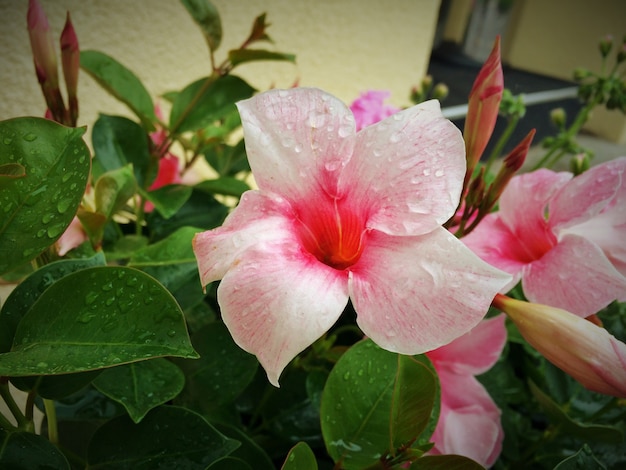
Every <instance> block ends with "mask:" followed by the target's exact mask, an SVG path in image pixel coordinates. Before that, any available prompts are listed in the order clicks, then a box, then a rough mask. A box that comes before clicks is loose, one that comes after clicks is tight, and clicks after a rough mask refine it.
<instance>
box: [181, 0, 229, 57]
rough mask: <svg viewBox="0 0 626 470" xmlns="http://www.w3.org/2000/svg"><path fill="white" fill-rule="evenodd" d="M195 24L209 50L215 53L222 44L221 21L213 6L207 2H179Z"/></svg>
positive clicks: (204, 0)
mask: <svg viewBox="0 0 626 470" xmlns="http://www.w3.org/2000/svg"><path fill="white" fill-rule="evenodd" d="M181 1H182V4H183V5H184V6H185V8H187V11H188V12H189V14H190V15H191V17H192V18H193V20H194V21H195V22H196V24H197V25H198V26H200V29H201V30H202V34H203V35H204V38H205V39H206V41H207V44H208V46H209V49H210V50H211V51H215V50H216V49H217V48H218V47H219V46H220V43H221V42H222V20H221V19H220V15H219V12H218V11H217V8H215V5H213V4H212V3H211V2H210V1H209V0H181Z"/></svg>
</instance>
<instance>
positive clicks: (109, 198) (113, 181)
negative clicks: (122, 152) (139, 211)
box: [94, 165, 137, 219]
mask: <svg viewBox="0 0 626 470" xmlns="http://www.w3.org/2000/svg"><path fill="white" fill-rule="evenodd" d="M136 191H137V181H136V180H135V175H134V174H133V167H132V165H126V166H124V167H122V168H118V169H117V170H111V171H107V172H106V173H104V174H103V175H102V176H100V178H98V181H96V186H95V188H94V193H95V197H96V211H97V212H99V213H100V214H103V215H104V216H105V217H106V218H107V219H110V218H111V217H113V215H115V213H117V212H118V211H119V210H121V209H122V208H123V207H124V206H125V205H126V203H127V202H128V200H129V199H130V198H131V197H133V196H134V195H135V193H136Z"/></svg>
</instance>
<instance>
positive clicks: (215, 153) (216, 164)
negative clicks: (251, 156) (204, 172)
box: [203, 140, 250, 177]
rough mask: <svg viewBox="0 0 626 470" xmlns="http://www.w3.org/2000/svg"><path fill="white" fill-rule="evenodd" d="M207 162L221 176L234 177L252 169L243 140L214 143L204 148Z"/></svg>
mask: <svg viewBox="0 0 626 470" xmlns="http://www.w3.org/2000/svg"><path fill="white" fill-rule="evenodd" d="M203 153H204V158H205V160H206V161H207V163H208V164H209V165H210V166H211V168H213V169H214V170H215V171H216V172H217V173H218V174H219V175H220V176H221V177H234V176H235V175H237V173H239V172H242V171H250V164H249V162H248V156H247V155H246V149H245V146H244V142H243V140H240V141H239V142H238V143H237V144H236V145H234V146H233V145H226V144H219V145H212V146H209V147H206V148H204V149H203Z"/></svg>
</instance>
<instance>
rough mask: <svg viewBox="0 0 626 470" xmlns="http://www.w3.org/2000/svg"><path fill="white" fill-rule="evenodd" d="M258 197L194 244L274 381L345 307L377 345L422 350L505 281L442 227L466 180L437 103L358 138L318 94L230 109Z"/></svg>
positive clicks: (233, 323) (246, 198)
mask: <svg viewBox="0 0 626 470" xmlns="http://www.w3.org/2000/svg"><path fill="white" fill-rule="evenodd" d="M238 108H239V112H240V114H241V120H242V125H243V130H244V137H245V141H246V150H247V153H248V157H249V160H250V167H251V168H252V172H253V174H254V176H255V179H256V182H257V184H258V187H259V188H260V189H259V190H255V191H248V192H246V193H245V194H244V195H243V197H242V199H241V202H240V203H239V205H238V206H237V208H236V209H235V210H234V211H233V212H232V213H231V214H230V216H229V217H228V218H227V219H226V221H225V222H224V225H223V226H222V227H220V228H217V229H215V230H211V231H208V232H204V233H202V234H198V235H196V238H195V240H194V250H195V254H196V257H197V259H198V267H199V272H200V278H201V281H202V285H207V284H208V283H210V282H212V281H215V280H218V279H222V281H221V283H220V286H219V288H218V301H219V304H220V307H221V312H222V316H223V320H224V322H225V323H226V325H227V326H228V328H229V330H230V332H231V334H232V336H233V338H234V340H235V341H236V342H237V344H239V345H240V346H241V347H242V348H243V349H245V350H246V351H249V352H251V353H253V354H255V355H256V356H257V357H258V359H259V361H260V362H261V364H262V365H263V367H264V368H265V370H266V371H267V374H268V377H269V380H270V381H271V382H272V383H273V384H275V385H277V384H278V378H279V376H280V373H281V371H282V370H283V369H284V367H285V366H286V365H287V364H288V363H289V361H290V360H291V359H293V358H294V357H295V356H296V355H297V354H298V353H299V352H301V351H302V350H303V349H305V348H306V347H307V346H309V345H310V344H311V343H312V342H313V341H315V340H316V339H317V338H319V337H320V336H321V335H322V334H324V333H325V332H326V331H327V330H328V329H329V328H330V327H331V326H332V325H333V324H334V323H335V321H336V320H337V319H338V318H339V316H340V315H341V313H342V312H343V310H344V308H345V307H346V305H347V303H348V299H351V300H352V302H353V305H354V308H355V310H356V311H357V314H358V318H357V322H358V324H359V326H360V327H361V329H362V330H363V332H364V333H365V334H366V335H368V336H369V337H371V338H372V340H373V341H375V342H376V343H377V344H378V345H380V346H381V347H383V348H385V349H387V350H390V351H396V352H400V353H404V354H418V353H422V352H425V351H428V350H431V349H434V348H437V347H439V346H441V345H443V344H446V343H448V342H450V341H452V340H453V339H454V338H456V337H458V336H460V335H462V334H463V333H465V332H467V331H469V330H470V329H471V328H472V327H474V326H475V325H476V324H477V323H478V322H479V321H480V320H481V318H482V317H483V316H484V314H485V312H486V311H487V308H488V306H489V304H490V302H491V300H492V299H493V297H494V295H495V293H496V292H497V291H498V290H499V289H500V288H502V287H503V286H504V285H505V283H507V282H508V281H509V280H510V277H509V276H508V275H506V274H504V273H502V272H501V271H499V270H497V269H495V268H493V267H491V266H489V265H487V264H486V263H484V262H483V261H481V260H480V259H479V258H478V257H477V256H475V255H474V254H473V253H472V252H471V251H470V250H469V249H467V248H466V247H465V246H464V245H463V244H462V243H461V242H460V241H458V240H457V239H456V238H455V237H454V236H452V235H451V234H450V233H449V232H448V231H447V230H445V229H444V228H442V227H441V224H442V223H443V222H445V221H446V220H448V219H449V218H450V216H451V215H452V214H453V213H454V210H455V208H456V206H457V204H458V201H459V196H460V192H461V185H462V182H463V176H464V174H465V160H464V150H463V140H462V138H461V135H460V132H459V131H458V129H456V127H454V125H453V124H452V123H450V122H449V121H448V120H446V119H445V118H443V116H442V115H441V111H440V109H439V105H438V103H437V102H435V101H430V102H427V103H423V104H421V105H418V106H415V107H412V108H410V109H407V110H404V111H401V112H400V113H398V114H395V115H394V116H392V117H390V118H388V119H386V120H384V121H381V122H379V123H378V124H375V125H372V126H370V127H367V128H365V129H363V130H362V131H361V132H359V133H358V134H357V133H356V132H355V123H354V118H353V116H352V113H351V112H350V110H349V109H348V108H347V107H346V106H345V105H344V104H343V103H342V102H340V101H339V100H337V99H336V98H335V97H333V96H331V95H329V94H327V93H325V92H323V91H321V90H317V89H309V88H296V89H292V90H271V91H268V92H265V93H262V94H260V95H257V96H255V97H253V98H251V99H249V100H246V101H242V102H240V103H238Z"/></svg>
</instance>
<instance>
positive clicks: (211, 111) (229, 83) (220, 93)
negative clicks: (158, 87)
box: [170, 75, 254, 133]
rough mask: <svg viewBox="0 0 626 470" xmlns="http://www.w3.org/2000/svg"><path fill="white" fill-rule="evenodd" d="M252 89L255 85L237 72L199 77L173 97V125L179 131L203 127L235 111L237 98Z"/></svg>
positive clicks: (171, 122)
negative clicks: (212, 76) (214, 76)
mask: <svg viewBox="0 0 626 470" xmlns="http://www.w3.org/2000/svg"><path fill="white" fill-rule="evenodd" d="M253 93H254V88H252V87H251V86H250V85H248V83H246V82H245V81H244V80H242V79H241V78H239V77H237V76H234V75H225V76H223V77H219V78H217V79H214V78H211V77H207V78H202V79H200V80H197V81H195V82H193V83H192V84H190V85H189V86H187V87H186V88H185V89H184V90H183V91H181V92H180V94H179V95H178V96H177V97H176V99H175V100H174V103H173V104H172V111H171V113H170V129H171V130H172V132H176V133H181V132H186V131H194V130H198V129H202V128H203V127H205V126H207V125H209V124H211V123H212V122H214V121H216V120H218V119H222V118H223V117H224V116H226V115H227V114H229V113H231V112H233V111H234V110H235V103H236V102H237V101H239V100H243V99H246V98H250V97H251V96H252V94H253Z"/></svg>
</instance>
